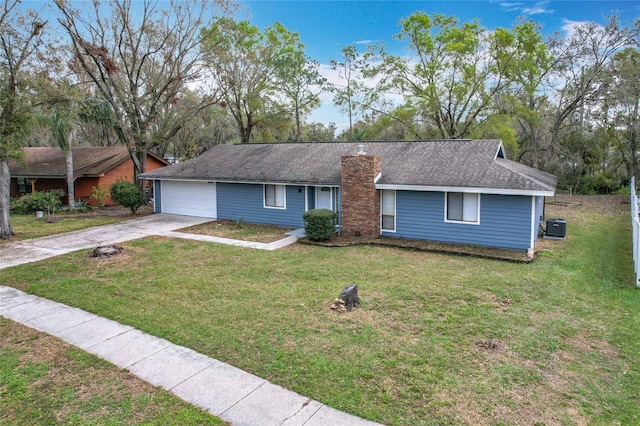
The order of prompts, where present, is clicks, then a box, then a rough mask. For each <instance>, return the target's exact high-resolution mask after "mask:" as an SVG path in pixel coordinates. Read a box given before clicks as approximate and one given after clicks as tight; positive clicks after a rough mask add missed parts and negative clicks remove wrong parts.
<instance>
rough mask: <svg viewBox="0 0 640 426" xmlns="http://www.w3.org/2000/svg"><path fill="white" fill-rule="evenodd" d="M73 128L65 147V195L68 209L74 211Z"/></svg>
mask: <svg viewBox="0 0 640 426" xmlns="http://www.w3.org/2000/svg"><path fill="white" fill-rule="evenodd" d="M75 132H76V130H75V128H74V129H72V130H71V132H69V146H68V147H67V150H66V152H65V153H64V154H65V159H66V163H67V194H68V200H69V209H70V210H74V209H75V208H76V192H75V181H74V178H73V151H72V147H73V139H74V137H75Z"/></svg>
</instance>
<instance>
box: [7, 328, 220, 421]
mask: <svg viewBox="0 0 640 426" xmlns="http://www.w3.org/2000/svg"><path fill="white" fill-rule="evenodd" d="M0 343H1V344H0V372H1V373H2V374H0V423H1V424H3V425H20V426H22V425H54V424H61V423H62V424H85V425H89V424H95V425H98V424H99V425H137V424H147V425H169V424H172V425H203V424H207V425H223V424H226V423H224V422H223V421H221V420H220V419H218V418H217V417H214V416H211V415H209V414H208V413H206V412H204V411H202V410H200V409H198V408H196V407H193V406H192V405H190V404H187V403H186V402H184V401H181V400H180V399H178V398H177V397H175V396H173V395H171V394H170V393H169V392H166V391H164V390H162V389H160V388H154V387H153V386H151V385H149V384H147V383H144V382H143V381H142V380H140V379H137V378H135V377H133V376H132V375H130V374H129V373H127V372H126V371H125V370H121V369H118V368H117V367H115V366H114V365H112V364H110V363H108V362H106V361H103V360H101V359H100V358H98V357H96V356H94V355H91V354H88V353H86V352H84V351H82V350H79V349H77V348H75V347H72V346H70V345H68V344H66V343H64V342H62V341H61V340H59V339H56V338H54V337H51V336H47V335H45V334H42V333H39V332H37V331H35V330H32V329H29V328H27V327H24V326H21V325H18V324H16V323H13V322H11V321H8V320H5V319H1V318H0Z"/></svg>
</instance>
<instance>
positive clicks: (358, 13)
mask: <svg viewBox="0 0 640 426" xmlns="http://www.w3.org/2000/svg"><path fill="white" fill-rule="evenodd" d="M241 3H242V4H243V5H244V6H245V7H246V9H247V10H246V15H245V18H244V19H249V21H251V22H252V23H253V24H254V25H256V26H258V27H260V28H264V27H267V26H269V25H271V24H272V23H274V22H275V21H280V22H281V23H282V24H283V25H284V26H285V27H287V29H289V30H290V31H295V32H298V33H299V34H300V39H301V41H302V42H303V43H304V45H305V48H306V53H307V54H308V55H309V56H311V57H312V58H314V59H315V60H317V61H319V62H320V63H321V64H323V65H324V66H323V73H324V74H325V76H326V77H327V78H328V79H330V80H331V81H334V80H335V78H336V75H335V74H333V75H332V74H331V71H330V70H329V67H328V64H329V61H330V60H331V59H336V60H339V59H340V50H341V49H342V47H344V46H345V45H349V44H355V45H357V46H358V47H359V50H361V51H363V50H364V49H365V47H366V45H367V44H369V43H372V42H373V43H375V42H380V41H382V42H385V44H386V45H387V48H388V49H389V50H392V51H394V52H395V53H398V54H401V53H402V49H403V47H404V45H403V44H401V43H400V42H397V41H394V40H393V35H395V34H397V33H398V32H399V26H398V21H399V20H401V19H403V18H406V17H408V16H409V15H411V14H412V13H413V12H416V11H424V12H427V13H429V14H431V13H441V14H445V15H453V16H455V17H457V18H458V19H459V20H460V21H461V22H463V21H470V20H472V19H475V18H477V19H479V20H480V23H481V24H482V25H483V26H484V27H487V28H488V29H494V28H497V27H507V28H509V27H511V26H513V24H514V23H515V22H516V20H517V19H518V17H521V16H524V17H527V18H529V19H532V20H534V21H536V22H539V23H540V24H541V25H542V30H543V32H544V33H545V34H551V33H553V32H555V31H560V32H565V31H569V30H570V28H571V26H572V25H573V24H575V23H578V22H584V21H594V22H597V23H604V22H605V17H606V16H609V15H611V14H612V13H617V14H618V15H619V17H620V20H621V22H622V23H623V24H629V23H633V20H634V19H635V18H636V17H638V16H640V2H638V1H631V0H625V1H602V0H600V1H589V0H582V1H577V0H564V1H517V0H508V1H498V0H448V1H445V0H440V1H330V0H324V1H303V0H296V1H283V0H280V1H271V0H269V1H266V0H265V1H260V0H254V1H243V2H241ZM239 16H243V15H242V14H240V15H239ZM322 101H323V105H322V107H321V108H319V109H318V110H316V111H315V112H314V113H313V114H312V115H311V116H310V118H309V120H310V121H320V122H323V123H325V124H326V123H328V122H330V121H331V122H334V123H336V125H337V127H338V129H339V130H342V129H344V128H345V127H347V126H348V119H347V117H346V116H345V115H344V114H341V113H340V112H339V111H338V110H337V108H335V107H334V106H333V105H332V102H331V96H330V95H328V94H325V95H324V96H322Z"/></svg>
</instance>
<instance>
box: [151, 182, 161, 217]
mask: <svg viewBox="0 0 640 426" xmlns="http://www.w3.org/2000/svg"><path fill="white" fill-rule="evenodd" d="M160 194H162V181H161V180H154V181H153V211H154V212H156V213H162V199H161V195H160Z"/></svg>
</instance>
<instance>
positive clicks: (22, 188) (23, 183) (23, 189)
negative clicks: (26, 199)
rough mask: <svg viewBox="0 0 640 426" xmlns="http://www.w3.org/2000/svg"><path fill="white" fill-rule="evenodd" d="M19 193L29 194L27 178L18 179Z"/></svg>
mask: <svg viewBox="0 0 640 426" xmlns="http://www.w3.org/2000/svg"><path fill="white" fill-rule="evenodd" d="M17 181H18V193H19V194H26V193H27V180H26V179H25V178H18V179H17Z"/></svg>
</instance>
